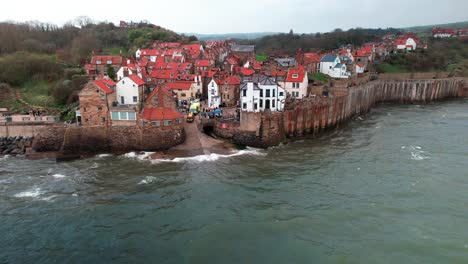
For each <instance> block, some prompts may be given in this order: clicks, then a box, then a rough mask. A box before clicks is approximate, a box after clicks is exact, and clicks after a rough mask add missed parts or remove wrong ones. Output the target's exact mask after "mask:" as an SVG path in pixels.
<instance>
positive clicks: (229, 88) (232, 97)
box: [219, 75, 241, 106]
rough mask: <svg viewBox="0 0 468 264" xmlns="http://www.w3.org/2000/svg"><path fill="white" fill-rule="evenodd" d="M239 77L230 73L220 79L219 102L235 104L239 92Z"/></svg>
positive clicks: (226, 104)
mask: <svg viewBox="0 0 468 264" xmlns="http://www.w3.org/2000/svg"><path fill="white" fill-rule="evenodd" d="M240 84H241V80H240V77H239V76H237V75H231V76H228V77H226V78H225V79H224V80H222V81H220V84H219V90H220V94H221V103H222V105H224V106H237V104H238V101H239V92H240Z"/></svg>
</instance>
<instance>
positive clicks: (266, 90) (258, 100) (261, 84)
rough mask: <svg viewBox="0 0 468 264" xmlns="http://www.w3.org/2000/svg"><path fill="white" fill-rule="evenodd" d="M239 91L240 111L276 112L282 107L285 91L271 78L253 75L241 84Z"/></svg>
mask: <svg viewBox="0 0 468 264" xmlns="http://www.w3.org/2000/svg"><path fill="white" fill-rule="evenodd" d="M240 92H241V94H240V99H241V110H242V111H246V112H261V111H265V110H271V111H273V112H276V111H282V110H283V109H284V102H285V99H286V91H285V90H284V89H283V88H281V86H279V85H278V84H277V83H276V82H275V80H274V79H273V78H269V77H253V78H252V80H248V81H246V82H244V83H243V84H241V88H240Z"/></svg>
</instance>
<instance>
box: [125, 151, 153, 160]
mask: <svg viewBox="0 0 468 264" xmlns="http://www.w3.org/2000/svg"><path fill="white" fill-rule="evenodd" d="M154 153H155V152H140V153H137V152H130V153H127V154H124V155H123V156H124V157H126V158H132V159H139V160H144V159H147V158H148V157H149V156H151V155H152V154H154Z"/></svg>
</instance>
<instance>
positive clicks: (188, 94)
mask: <svg viewBox="0 0 468 264" xmlns="http://www.w3.org/2000/svg"><path fill="white" fill-rule="evenodd" d="M164 85H165V86H166V87H167V88H168V89H169V90H171V91H173V92H174V93H175V94H176V95H177V99H178V100H180V101H183V100H189V99H191V98H195V94H196V92H197V91H196V90H195V91H194V88H195V85H194V83H193V82H169V83H165V84H164Z"/></svg>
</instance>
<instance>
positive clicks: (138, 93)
mask: <svg viewBox="0 0 468 264" xmlns="http://www.w3.org/2000/svg"><path fill="white" fill-rule="evenodd" d="M144 91H145V82H144V81H143V80H142V79H141V78H140V77H138V76H137V75H135V74H132V75H128V74H127V73H126V74H124V77H123V78H122V79H121V80H120V81H119V82H118V83H117V102H118V104H119V105H136V104H138V103H139V102H140V100H142V98H143V93H144Z"/></svg>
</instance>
